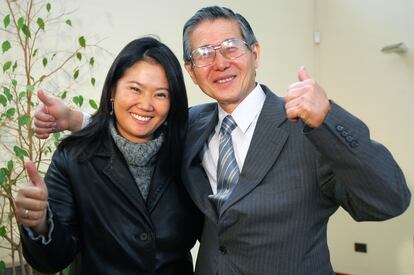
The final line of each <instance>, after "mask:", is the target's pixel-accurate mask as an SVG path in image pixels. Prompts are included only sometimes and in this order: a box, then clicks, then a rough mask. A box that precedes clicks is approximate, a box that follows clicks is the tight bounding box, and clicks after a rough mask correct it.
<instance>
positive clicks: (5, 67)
mask: <svg viewBox="0 0 414 275" xmlns="http://www.w3.org/2000/svg"><path fill="white" fill-rule="evenodd" d="M11 65H12V62H11V61H7V62H6V63H4V64H3V73H5V72H6V71H7V70H8V69H10V67H11Z"/></svg>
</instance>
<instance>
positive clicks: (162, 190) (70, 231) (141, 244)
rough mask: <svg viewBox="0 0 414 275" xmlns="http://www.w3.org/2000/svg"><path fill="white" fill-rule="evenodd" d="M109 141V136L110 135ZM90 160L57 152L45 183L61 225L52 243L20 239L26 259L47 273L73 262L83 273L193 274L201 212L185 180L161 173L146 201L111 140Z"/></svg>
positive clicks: (56, 221) (68, 151) (156, 174)
mask: <svg viewBox="0 0 414 275" xmlns="http://www.w3.org/2000/svg"><path fill="white" fill-rule="evenodd" d="M108 136H109V134H108ZM103 144H105V146H103V147H102V148H100V149H99V150H98V151H97V152H96V153H95V155H94V156H93V157H92V158H91V159H90V160H89V161H87V162H79V161H77V160H76V159H75V158H74V150H72V149H73V148H72V149H70V148H65V149H64V150H63V151H56V152H55V154H54V156H53V160H52V163H51V165H50V167H49V170H48V172H47V175H46V178H45V182H46V184H47V186H48V190H49V205H50V207H51V209H52V212H53V215H54V224H55V228H54V230H53V234H52V241H51V243H50V244H48V245H42V244H38V243H37V242H36V241H32V240H31V239H29V238H28V236H27V235H26V234H23V235H22V241H23V248H24V255H25V258H26V259H27V261H28V262H29V263H30V264H31V265H32V266H33V267H35V268H36V269H38V270H40V271H42V272H48V273H51V272H56V271H58V270H61V269H63V268H64V267H66V266H67V265H68V264H70V263H71V262H72V261H73V260H74V258H75V256H76V255H77V254H78V252H80V254H79V256H78V257H77V258H76V260H75V262H74V270H75V271H73V272H72V274H76V275H80V274H84V275H98V274H108V275H115V274H120V275H127V274H131V275H132V274H133V275H137V274H148V275H149V274H152V275H155V274H157V275H183V274H184V275H190V274H193V265H192V258H191V255H190V249H191V248H192V247H193V245H194V243H195V241H196V238H197V236H198V234H199V229H200V227H201V223H200V221H201V214H199V212H198V210H197V208H196V207H195V206H194V204H193V203H192V201H191V200H190V198H189V196H188V194H187V192H186V191H185V189H184V187H183V185H182V183H181V182H175V181H173V180H172V179H171V178H170V177H169V176H168V175H164V174H163V173H161V171H160V170H159V169H158V168H156V170H155V172H154V176H153V177H152V182H151V186H150V191H149V194H148V198H147V201H144V199H143V198H142V196H141V194H140V191H139V189H138V187H137V184H136V183H135V181H134V179H133V177H132V175H131V173H130V171H129V169H128V166H127V164H126V162H125V160H124V158H123V156H122V154H121V153H120V152H119V150H118V148H117V147H116V145H115V144H114V142H113V140H112V139H111V138H108V140H106V141H105V142H104V143H103Z"/></svg>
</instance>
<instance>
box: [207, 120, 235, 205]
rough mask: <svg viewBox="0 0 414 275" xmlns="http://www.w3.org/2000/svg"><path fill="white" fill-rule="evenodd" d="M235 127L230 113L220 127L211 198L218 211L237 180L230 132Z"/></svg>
mask: <svg viewBox="0 0 414 275" xmlns="http://www.w3.org/2000/svg"><path fill="white" fill-rule="evenodd" d="M236 127H237V124H236V122H235V121H234V119H233V117H232V116H231V115H228V116H226V117H225V118H224V119H223V123H222V124H221V129H220V135H219V139H220V145H219V159H218V163H217V193H216V194H215V195H213V196H211V199H212V200H213V202H214V203H215V204H216V206H217V210H218V211H219V209H220V207H221V206H222V205H223V203H224V202H225V201H226V199H228V197H229V196H230V194H231V192H232V191H233V189H234V187H235V185H236V184H237V182H238V181H239V175H240V170H239V167H238V165H237V161H236V157H235V155H234V149H233V143H232V141H231V132H232V131H233V130H234V129H235V128H236Z"/></svg>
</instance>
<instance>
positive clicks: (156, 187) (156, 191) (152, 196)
mask: <svg viewBox="0 0 414 275" xmlns="http://www.w3.org/2000/svg"><path fill="white" fill-rule="evenodd" d="M171 181H172V180H171V177H167V176H165V175H164V173H162V172H161V168H160V163H159V162H157V165H156V167H155V171H154V173H153V176H152V180H151V185H150V189H149V192H148V197H147V209H148V211H150V212H152V210H154V207H155V206H156V205H157V202H158V201H159V199H160V198H161V195H162V194H163V193H164V191H165V189H166V188H167V186H168V185H169V184H170V183H171Z"/></svg>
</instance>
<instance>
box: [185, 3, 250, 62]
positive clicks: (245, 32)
mask: <svg viewBox="0 0 414 275" xmlns="http://www.w3.org/2000/svg"><path fill="white" fill-rule="evenodd" d="M219 18H224V19H229V20H235V21H237V22H238V23H239V26H240V32H241V34H242V36H243V39H244V40H245V42H246V43H247V45H249V47H250V46H252V45H253V44H255V43H256V42H257V40H256V37H255V35H254V33H253V30H252V28H251V27H250V24H249V22H247V20H246V19H245V18H244V17H243V16H242V15H240V14H238V13H235V12H233V11H232V10H231V9H229V8H225V7H218V6H210V7H205V8H202V9H200V10H198V11H197V12H196V13H195V14H194V15H193V16H192V17H191V18H190V19H188V21H187V22H186V23H185V25H184V28H183V54H184V62H185V63H190V62H191V51H192V49H191V45H190V35H191V32H192V31H193V30H194V28H195V27H196V26H197V25H198V24H200V23H201V22H204V21H206V20H209V21H213V20H215V19H219Z"/></svg>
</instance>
